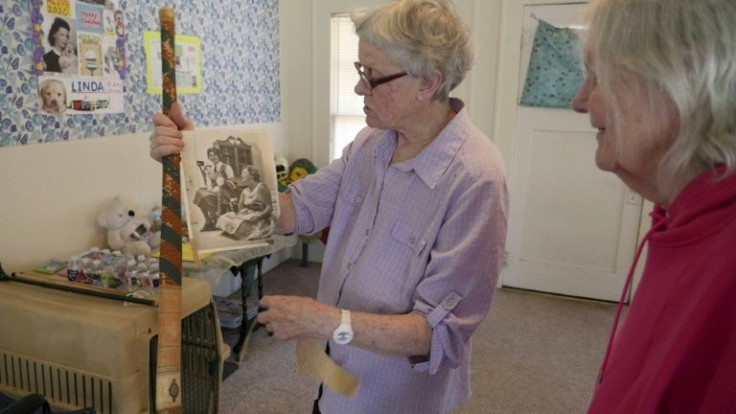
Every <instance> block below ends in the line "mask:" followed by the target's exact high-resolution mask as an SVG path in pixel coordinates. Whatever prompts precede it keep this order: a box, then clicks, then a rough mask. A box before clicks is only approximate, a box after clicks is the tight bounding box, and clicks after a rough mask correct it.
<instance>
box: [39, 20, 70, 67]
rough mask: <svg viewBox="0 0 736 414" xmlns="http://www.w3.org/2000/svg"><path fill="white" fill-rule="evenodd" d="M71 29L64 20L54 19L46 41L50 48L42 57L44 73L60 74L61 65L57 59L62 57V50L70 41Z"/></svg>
mask: <svg viewBox="0 0 736 414" xmlns="http://www.w3.org/2000/svg"><path fill="white" fill-rule="evenodd" d="M70 32H71V27H70V26H69V23H67V21H66V20H64V19H62V18H61V17H57V18H55V19H54V22H53V23H51V28H50V29H49V34H48V36H47V37H46V39H47V40H48V42H49V45H50V46H51V50H49V51H48V52H46V54H45V55H43V62H44V63H45V64H46V72H61V65H60V64H59V59H60V58H61V57H62V56H64V49H66V46H67V44H69V42H70V41H71V39H70Z"/></svg>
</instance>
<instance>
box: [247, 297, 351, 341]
mask: <svg viewBox="0 0 736 414" xmlns="http://www.w3.org/2000/svg"><path fill="white" fill-rule="evenodd" d="M259 305H260V306H261V308H264V310H263V311H261V312H259V313H258V318H257V319H256V320H257V321H258V322H260V323H262V324H264V325H265V326H266V330H267V331H268V332H271V333H273V335H274V336H275V337H276V338H277V339H279V340H287V339H298V338H316V339H326V338H329V336H330V335H331V333H332V331H333V330H334V329H335V328H336V327H337V325H338V324H339V321H340V311H339V310H338V309H337V308H336V307H334V306H330V305H326V304H324V303H321V302H318V301H316V300H315V299H312V298H308V297H303V296H264V297H263V298H262V299H261V300H260V302H259Z"/></svg>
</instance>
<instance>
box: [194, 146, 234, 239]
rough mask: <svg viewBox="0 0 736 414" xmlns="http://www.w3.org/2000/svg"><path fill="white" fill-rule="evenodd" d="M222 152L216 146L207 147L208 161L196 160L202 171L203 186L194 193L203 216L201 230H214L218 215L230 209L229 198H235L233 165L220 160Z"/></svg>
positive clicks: (196, 203)
mask: <svg viewBox="0 0 736 414" xmlns="http://www.w3.org/2000/svg"><path fill="white" fill-rule="evenodd" d="M221 158H222V154H221V152H220V150H219V149H217V148H209V149H207V159H208V160H209V163H205V162H204V161H197V166H198V167H199V171H200V172H201V173H202V179H203V180H204V185H205V186H204V187H202V188H199V189H197V191H196V192H195V193H194V204H195V205H196V206H197V207H199V209H200V210H201V211H202V215H203V216H204V226H203V227H202V229H201V231H215V230H217V227H216V226H215V223H217V219H218V218H219V217H220V215H222V214H224V213H226V212H227V211H230V209H229V206H230V202H231V199H233V201H234V200H236V199H237V197H238V195H237V193H236V191H235V189H236V186H235V183H234V182H233V179H234V178H235V172H234V171H233V167H231V166H230V165H228V164H226V163H225V162H223V161H222V159H221Z"/></svg>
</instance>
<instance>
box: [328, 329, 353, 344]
mask: <svg viewBox="0 0 736 414" xmlns="http://www.w3.org/2000/svg"><path fill="white" fill-rule="evenodd" d="M332 339H334V340H335V342H337V343H338V344H340V345H345V344H347V343H348V342H350V341H351V340H352V339H353V332H352V331H338V332H335V334H334V335H333V336H332Z"/></svg>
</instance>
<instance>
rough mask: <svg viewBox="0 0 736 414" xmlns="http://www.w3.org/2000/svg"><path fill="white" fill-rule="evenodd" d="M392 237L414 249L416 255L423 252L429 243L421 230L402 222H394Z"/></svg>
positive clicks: (411, 249)
mask: <svg viewBox="0 0 736 414" xmlns="http://www.w3.org/2000/svg"><path fill="white" fill-rule="evenodd" d="M391 237H393V238H394V239H395V240H396V241H398V242H399V243H401V244H402V245H404V246H405V247H406V248H407V249H409V250H410V251H412V252H413V253H414V255H415V256H419V255H420V254H422V251H423V250H424V247H425V246H426V245H427V239H426V238H425V237H424V236H423V235H422V234H421V233H420V232H418V231H416V230H414V229H412V228H411V227H409V226H406V225H404V224H403V223H400V222H398V223H396V224H394V228H393V229H392V230H391Z"/></svg>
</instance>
